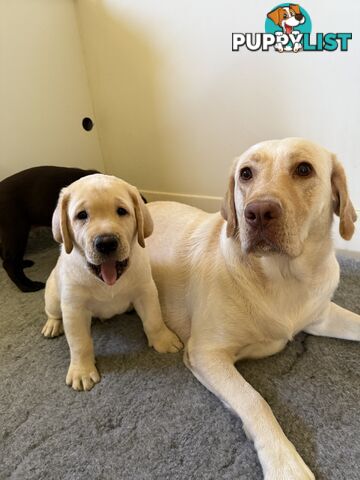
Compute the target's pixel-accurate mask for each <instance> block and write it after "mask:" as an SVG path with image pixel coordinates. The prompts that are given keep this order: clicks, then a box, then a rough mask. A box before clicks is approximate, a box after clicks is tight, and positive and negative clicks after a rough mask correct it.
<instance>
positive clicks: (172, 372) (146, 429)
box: [0, 235, 360, 480]
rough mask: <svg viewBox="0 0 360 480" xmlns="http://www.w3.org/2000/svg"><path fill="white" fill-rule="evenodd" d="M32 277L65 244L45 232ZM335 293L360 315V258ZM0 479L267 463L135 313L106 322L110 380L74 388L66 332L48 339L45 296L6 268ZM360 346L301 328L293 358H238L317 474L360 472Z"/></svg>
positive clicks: (163, 473)
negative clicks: (19, 283)
mask: <svg viewBox="0 0 360 480" xmlns="http://www.w3.org/2000/svg"><path fill="white" fill-rule="evenodd" d="M27 257H28V258H32V259H33V260H35V261H36V264H35V266H34V267H32V268H31V269H29V270H28V271H27V272H28V274H29V276H31V277H32V278H33V279H36V280H45V278H46V276H47V275H48V273H49V272H50V270H51V268H52V266H53V265H54V262H55V259H56V257H57V248H56V247H54V245H49V243H48V240H46V239H45V240H43V237H41V238H40V237H39V236H36V235H34V236H33V238H32V241H31V245H30V252H29V254H28V255H27ZM341 265H342V278H341V284H340V287H339V289H338V291H337V293H336V298H335V299H336V300H337V302H338V303H339V304H340V305H343V306H345V307H347V308H350V309H352V310H354V311H356V312H358V313H360V301H359V286H360V263H357V262H354V261H351V260H346V259H343V260H341ZM0 291H1V293H0V295H1V307H0V315H1V320H0V355H1V357H0V361H1V363H0V382H1V383H0V478H1V479H5V478H11V479H47V480H48V479H91V480H92V479H134V480H138V479H139V480H140V479H141V480H143V479H144V480H147V479H171V480H184V479H209V480H210V479H226V480H230V479H244V480H260V479H261V478H262V475H261V469H260V466H259V463H258V461H257V458H256V454H255V452H254V449H253V447H252V445H251V443H250V442H249V441H247V439H246V437H245V435H244V433H243V430H242V428H241V421H240V420H239V419H238V418H236V417H235V416H233V415H232V414H231V413H230V412H229V411H227V410H226V409H225V408H224V406H223V405H222V404H221V403H220V401H219V400H218V399H217V398H215V397H214V396H213V395H212V394H211V393H210V392H208V391H207V390H206V389H205V388H204V387H203V386H202V385H201V384H200V383H198V382H197V380H196V379H195V378H194V377H193V376H192V374H191V373H190V372H189V371H188V370H187V369H186V368H185V366H184V365H183V363H182V355H181V354H167V355H160V354H158V353H156V352H154V351H153V350H152V349H149V348H148V347H147V345H146V341H145V336H144V333H143V330H142V327H141V323H140V321H139V319H138V318H137V316H136V315H133V314H128V315H123V316H121V317H118V318H114V319H112V320H110V321H108V322H106V323H100V322H97V321H95V322H94V325H93V338H94V341H95V349H96V356H97V361H98V367H99V369H100V372H101V374H102V381H101V383H100V384H98V385H97V386H96V387H95V388H94V389H93V390H92V391H91V392H88V393H76V392H74V391H73V390H71V389H69V388H68V387H66V385H65V374H66V370H67V367H68V362H69V354H68V347H67V344H66V340H65V338H64V337H60V338H57V339H53V340H46V339H44V338H42V336H41V335H40V330H41V327H42V324H43V322H44V320H45V314H44V311H43V308H44V302H43V291H42V292H37V293H30V294H29V293H27V294H24V293H21V292H19V291H18V290H17V289H16V287H15V286H14V285H13V284H12V283H10V281H9V280H8V278H7V277H6V275H5V272H4V271H3V270H2V269H0ZM359 353H360V345H359V344H357V343H355V342H349V341H342V340H336V339H326V338H315V337H312V336H306V335H303V334H301V335H300V336H298V337H297V339H296V340H295V341H294V342H292V343H291V344H290V345H289V346H288V348H287V349H286V350H285V351H283V352H282V353H280V354H278V355H276V356H274V357H272V358H267V359H264V360H257V361H246V362H242V363H240V364H239V365H238V367H239V369H240V370H241V372H242V373H243V375H244V376H245V378H246V379H247V380H248V381H249V382H250V383H251V384H252V385H253V386H254V387H255V388H256V389H257V390H258V391H259V392H261V394H262V395H263V396H264V397H265V398H266V399H267V401H268V402H269V403H270V405H271V407H272V409H273V411H274V413H275V415H276V417H277V418H278V420H279V422H280V424H281V425H282V427H283V429H284V430H285V432H286V434H287V435H288V437H289V438H290V439H291V441H292V442H293V443H294V444H295V445H296V447H297V449H298V451H299V452H300V454H301V455H302V456H303V458H304V459H305V461H306V462H307V463H308V465H309V466H310V467H311V469H312V470H313V471H314V473H315V475H316V478H317V479H318V480H325V479H326V480H342V479H346V480H356V479H360V438H359V432H360V414H359V393H360V391H359V390H360V388H359V386H360V380H359V366H360V357H359Z"/></svg>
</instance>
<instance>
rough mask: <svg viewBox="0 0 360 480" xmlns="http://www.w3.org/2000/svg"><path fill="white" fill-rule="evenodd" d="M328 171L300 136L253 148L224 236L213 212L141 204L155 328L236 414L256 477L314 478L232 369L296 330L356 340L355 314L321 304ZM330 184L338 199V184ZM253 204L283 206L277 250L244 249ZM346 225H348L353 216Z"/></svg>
mask: <svg viewBox="0 0 360 480" xmlns="http://www.w3.org/2000/svg"><path fill="white" fill-rule="evenodd" d="M302 161H307V162H309V163H311V164H312V165H313V167H314V170H315V175H313V176H312V177H311V178H298V177H296V175H294V168H296V165H297V164H298V163H299V162H302ZM249 165H250V166H251V167H252V168H253V169H254V172H256V174H255V173H254V178H253V179H252V180H251V183H250V182H249V183H248V182H247V183H246V184H245V183H241V181H240V179H239V172H240V169H241V168H243V167H244V166H249ZM335 168H338V162H337V161H336V165H335V163H334V160H333V156H332V155H331V154H330V153H329V152H327V151H326V150H325V149H323V148H322V147H319V146H317V145H315V144H312V143H310V142H307V141H305V140H302V139H285V140H282V141H271V142H264V143H262V144H258V145H256V146H254V147H252V148H251V149H249V150H248V151H247V152H245V153H244V154H243V155H242V156H241V157H239V158H238V159H236V161H235V163H234V166H233V168H232V170H231V175H233V176H234V182H229V185H230V188H234V191H230V192H228V195H227V198H226V205H225V207H224V209H225V210H224V216H225V217H226V218H229V217H230V216H231V219H232V222H233V223H234V219H233V215H231V201H233V202H234V208H235V211H236V217H237V218H236V225H235V223H234V225H235V227H236V228H235V232H234V234H233V231H234V229H233V228H230V229H227V222H226V221H224V219H223V218H222V217H221V215H220V214H219V213H216V214H207V213H205V212H203V211H200V210H198V209H195V208H193V207H190V206H187V205H182V204H178V203H172V202H154V203H152V204H149V209H150V212H151V215H152V218H153V221H154V233H153V235H152V236H151V237H150V238H149V239H148V240H147V242H146V243H147V245H148V247H149V253H150V260H151V266H152V271H153V276H154V279H155V282H156V284H157V287H158V290H159V296H160V303H161V307H162V311H163V314H164V318H165V321H166V323H167V325H168V326H169V327H170V328H171V329H172V330H173V331H175V332H176V333H177V334H178V335H179V337H180V338H181V339H182V341H183V342H184V343H185V345H186V348H185V355H184V360H185V363H186V364H187V366H188V367H189V368H190V369H191V370H192V372H193V373H194V375H195V376H196V377H197V378H198V379H199V381H200V382H201V383H203V384H204V385H205V386H206V387H207V388H208V389H209V390H211V391H212V392H213V393H214V394H215V395H217V396H218V397H219V398H220V399H221V400H222V401H223V402H224V403H225V405H226V406H228V407H229V408H231V409H232V410H233V411H234V412H235V413H236V414H237V415H239V416H240V417H241V419H242V421H243V424H244V429H245V431H246V433H247V435H248V436H249V437H250V438H251V439H252V440H253V441H254V445H255V448H256V450H257V453H258V455H259V459H260V462H261V465H262V467H263V471H264V478H265V479H266V480H310V479H314V475H313V474H312V472H311V471H310V469H309V468H308V467H307V466H306V464H305V463H304V461H303V460H302V459H301V457H300V456H299V455H298V453H297V452H296V450H295V448H294V446H293V445H292V444H291V443H290V442H289V440H288V439H287V438H286V437H285V435H284V433H283V431H282V429H281V427H280V425H279V424H278V422H277V421H276V419H275V417H274V415H273V414H272V412H271V409H270V407H269V406H268V404H267V403H266V402H265V400H264V399H263V398H262V397H261V396H260V395H259V394H258V393H257V392H256V391H255V390H254V389H253V388H252V387H251V386H250V385H249V384H248V383H247V382H246V381H245V380H244V378H243V377H242V376H241V375H240V373H239V372H238V370H237V369H236V368H235V367H234V363H235V362H236V361H237V360H239V359H242V358H259V357H263V356H267V355H272V354H275V353H277V352H279V351H280V350H281V349H283V348H284V347H285V345H286V344H287V342H288V341H289V340H291V339H292V338H293V336H294V335H295V334H296V333H298V332H300V331H301V330H304V331H307V332H309V333H312V334H316V335H330V336H334V337H338V338H348V339H352V340H360V316H358V315H356V314H354V313H351V312H348V311H346V310H345V309H343V308H341V307H338V306H336V305H334V304H333V303H331V297H332V295H333V293H334V290H335V289H336V287H337V284H338V281H339V266H338V263H337V261H336V258H335V254H334V250H333V246H332V240H331V237H330V227H331V222H332V216H333V201H334V195H333V192H332V175H333V173H334V169H335ZM344 178H345V177H344ZM231 186H232V187H231ZM333 188H334V187H333ZM340 188H341V193H342V194H343V195H345V196H346V200H347V201H348V202H349V199H348V196H347V190H346V182H343V184H342V186H341V187H340ZM345 191H346V192H345ZM337 196H341V195H337ZM264 198H265V199H267V200H269V199H271V200H276V201H277V202H279V203H280V204H281V206H282V209H283V219H282V221H281V222H279V224H278V236H277V237H276V242H277V243H278V247H279V248H280V250H281V252H282V253H279V252H276V251H273V252H270V253H269V252H266V251H264V252H262V251H261V249H260V250H258V251H256V252H254V253H250V252H251V245H250V243H251V242H250V241H249V236H248V231H247V227H246V222H245V221H244V208H245V207H246V205H247V204H248V203H249V202H250V201H254V200H257V199H264ZM231 199H232V200H231ZM227 209H230V210H229V211H228V210H227ZM227 211H228V216H227V215H226V212H227ZM349 218H350V217H349ZM348 221H349V222H350V223H351V226H352V225H353V221H354V217H352V220H350V219H348ZM289 229H290V231H289Z"/></svg>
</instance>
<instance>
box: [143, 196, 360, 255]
mask: <svg viewBox="0 0 360 480" xmlns="http://www.w3.org/2000/svg"><path fill="white" fill-rule="evenodd" d="M141 193H142V194H143V195H144V197H145V198H146V199H147V200H148V201H149V202H155V201H159V200H160V201H172V202H180V203H186V204H187V205H192V206H193V207H197V208H201V209H202V210H205V211H206V212H218V211H219V210H220V208H221V202H222V197H212V196H208V195H191V194H187V193H172V192H156V191H153V190H141ZM356 213H357V216H358V218H359V221H360V210H357V211H356ZM338 225H339V222H338V219H337V217H335V221H334V228H333V238H334V243H335V248H336V249H337V250H338V251H339V252H340V253H344V252H345V251H346V252H347V254H348V255H350V256H351V257H354V258H359V255H360V235H359V232H358V231H355V234H354V236H353V238H352V239H351V240H350V241H349V242H347V241H345V240H343V239H342V238H341V237H340V235H339V233H338V231H339V230H338V228H339V227H338Z"/></svg>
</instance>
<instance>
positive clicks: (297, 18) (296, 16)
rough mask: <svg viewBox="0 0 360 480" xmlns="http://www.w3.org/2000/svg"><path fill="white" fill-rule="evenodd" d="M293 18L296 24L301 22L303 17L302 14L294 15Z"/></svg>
mask: <svg viewBox="0 0 360 480" xmlns="http://www.w3.org/2000/svg"><path fill="white" fill-rule="evenodd" d="M295 18H296V20H297V21H298V22H301V20H302V19H303V18H304V15H303V14H302V13H296V14H295Z"/></svg>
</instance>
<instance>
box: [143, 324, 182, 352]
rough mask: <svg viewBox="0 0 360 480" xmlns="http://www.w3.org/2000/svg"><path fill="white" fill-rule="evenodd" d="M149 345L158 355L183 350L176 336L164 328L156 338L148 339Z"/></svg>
mask: <svg viewBox="0 0 360 480" xmlns="http://www.w3.org/2000/svg"><path fill="white" fill-rule="evenodd" d="M149 345H150V346H153V347H154V348H155V350H156V351H157V352H159V353H174V352H178V351H179V350H181V349H182V348H183V344H182V343H181V341H180V340H179V338H178V337H177V335H175V333H174V332H172V331H171V330H169V329H168V328H167V327H165V326H164V328H163V329H162V330H161V331H160V332H159V333H158V334H157V335H156V336H153V337H151V338H149Z"/></svg>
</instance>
